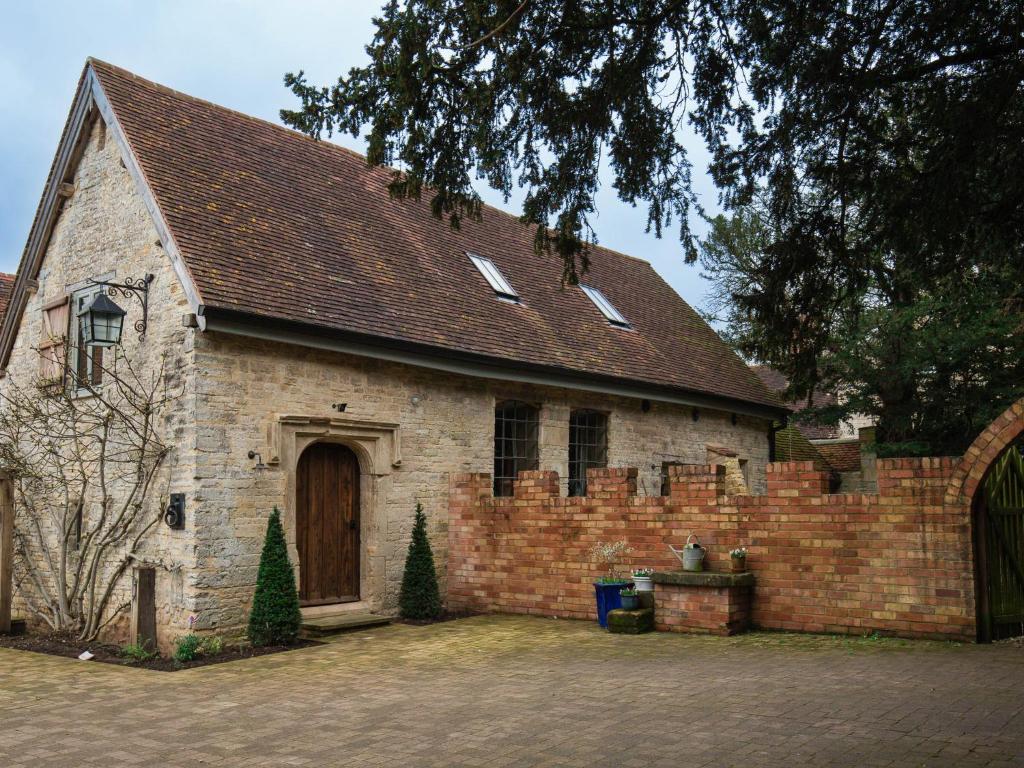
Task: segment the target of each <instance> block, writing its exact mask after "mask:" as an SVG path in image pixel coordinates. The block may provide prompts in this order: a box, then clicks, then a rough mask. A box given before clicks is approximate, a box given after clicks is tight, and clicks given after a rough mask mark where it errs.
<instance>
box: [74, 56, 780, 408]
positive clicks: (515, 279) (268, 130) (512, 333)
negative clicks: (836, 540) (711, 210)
mask: <svg viewBox="0 0 1024 768" xmlns="http://www.w3.org/2000/svg"><path fill="white" fill-rule="evenodd" d="M90 66H92V68H93V70H94V72H95V73H96V76H97V78H98V81H99V83H100V84H101V86H102V88H103V91H104V93H105V95H106V97H107V99H108V100H109V101H110V103H111V105H112V107H113V109H114V112H115V114H116V115H117V118H118V121H119V122H120V124H121V126H122V128H123V130H124V132H125V135H126V136H127V139H128V142H129V144H130V145H131V148H132V151H133V152H134V154H135V155H136V157H137V159H138V161H139V164H140V165H141V168H142V171H143V173H144V175H145V177H146V180H147V182H148V184H149V185H150V188H151V190H152V192H153V195H154V197H155V199H156V201H157V203H158V205H159V206H160V209H161V211H162V213H163V215H164V217H165V219H166V220H167V224H168V226H169V228H170V230H171V232H172V235H173V237H174V239H175V241H176V243H177V245H178V248H179V250H180V251H181V254H182V257H183V258H184V260H185V262H186V264H187V266H188V269H189V270H190V272H191V275H192V277H193V279H194V281H195V283H196V287H197V289H198V291H199V294H200V296H201V300H202V302H203V303H204V304H205V305H206V306H207V307H210V308H214V309H216V308H221V309H231V310H237V311H241V312H246V313H250V314H254V315H259V316H263V317H266V318H274V319H281V320H288V321H296V322H301V323H304V324H307V325H310V326H316V327H318V328H320V329H325V330H327V331H334V330H336V331H338V332H348V333H357V334H368V335H371V336H374V337H378V338H385V339H391V340H395V341H398V342H407V343H412V344H417V345H427V346H430V347H437V348H442V349H444V350H455V351H458V352H461V353H467V354H471V355H480V356H486V357H489V358H502V359H504V360H508V361H511V362H513V363H518V364H524V365H541V366H545V367H554V368H557V369H564V370H566V371H571V372H574V373H579V374H584V375H587V374H590V375H600V376H609V377H614V378H619V379H623V380H626V381H631V382H642V383H647V384H653V385H658V386H663V387H669V388H672V389H679V390H685V391H689V392H699V393H708V394H711V395H715V396H719V397H725V398H729V399H734V400H740V401H746V402H750V403H755V404H759V405H766V406H774V407H778V404H779V403H778V400H777V398H776V397H775V396H774V395H773V394H772V393H770V392H769V391H768V390H767V389H766V388H765V387H764V386H763V385H762V384H761V382H760V380H758V378H757V377H756V376H755V375H754V374H753V373H752V372H751V371H750V369H748V368H747V366H746V365H745V364H744V363H743V361H742V360H740V359H739V358H738V357H737V356H736V355H735V354H734V353H733V352H732V351H731V350H730V349H729V348H728V347H727V346H726V344H725V343H724V342H723V341H722V340H721V339H720V338H719V337H718V335H717V334H716V333H715V332H714V331H713V330H712V329H711V328H710V327H709V326H708V325H707V324H706V323H705V322H704V321H703V320H702V319H701V318H700V316H699V315H698V314H697V313H696V312H695V311H694V310H693V309H692V308H691V307H690V306H689V305H687V304H686V302H684V301H683V300H682V299H681V298H680V297H679V296H678V295H677V294H676V293H675V292H674V291H673V290H672V289H671V288H670V287H669V286H668V285H667V284H666V283H665V281H664V280H662V279H661V277H659V275H658V274H657V273H656V272H655V271H654V269H652V268H651V266H650V265H649V264H648V263H647V262H645V261H641V260H639V259H636V258H632V257H629V256H625V255H622V254H619V253H615V252H613V251H610V250H608V249H606V248H601V247H595V248H593V249H592V253H591V255H590V256H591V267H590V271H589V272H588V274H587V276H586V281H587V283H588V284H591V285H594V286H596V287H598V288H600V290H601V291H602V292H604V294H605V295H606V296H608V298H609V299H610V300H611V301H612V302H613V303H614V305H615V306H616V307H617V308H618V309H619V311H621V312H622V314H623V315H625V317H626V319H627V320H628V321H629V323H630V325H631V329H623V328H617V327H614V326H613V325H611V324H610V323H608V322H607V321H606V320H605V319H604V318H603V317H602V316H601V314H600V312H599V311H598V309H597V308H596V307H595V306H594V305H593V304H592V303H591V302H590V300H589V299H588V298H587V297H586V295H585V294H584V293H583V292H582V291H581V290H580V289H579V288H575V287H563V286H562V283H561V274H562V272H561V270H562V266H561V263H560V260H559V258H558V257H557V256H555V255H548V254H538V253H536V252H535V251H534V249H533V232H532V230H531V228H529V227H528V226H526V225H524V224H523V223H521V222H520V221H519V220H518V219H517V218H516V217H514V216H511V215H509V214H507V213H504V212H502V211H499V210H497V209H494V208H490V207H487V208H485V210H484V212H483V218H482V220H481V221H479V222H476V221H465V222H464V223H463V224H462V227H461V228H460V229H458V230H455V229H452V228H451V227H450V226H449V225H448V223H447V222H444V221H440V220H438V219H437V218H435V217H434V216H433V215H432V214H431V212H430V206H429V201H428V200H427V199H423V200H419V201H416V200H405V201H400V200H395V199H392V198H391V197H390V195H389V193H388V184H389V182H390V180H391V177H392V171H391V170H389V169H385V168H374V167H371V166H369V165H368V164H367V162H366V160H365V158H363V157H362V156H360V155H358V154H356V153H354V152H351V151H349V150H347V149H344V148H342V147H339V146H338V145H336V144H333V143H329V142H325V141H315V140H313V139H311V138H309V137H307V136H304V135H302V134H299V133H296V132H294V131H291V130H288V129H286V128H283V127H281V126H277V125H274V124H272V123H268V122H265V121H262V120H259V119H256V118H253V117H249V116H246V115H243V114H241V113H238V112H235V111H232V110H229V109H226V108H224V107H220V106H217V105H215V104H211V103H209V102H205V101H202V100H199V99H196V98H193V97H190V96H187V95H185V94H181V93H178V92H176V91H172V90H170V89H168V88H165V87H163V86H159V85H157V84H155V83H151V82H149V81H147V80H144V79H142V78H140V77H138V76H136V75H133V74H131V73H130V72H127V71H125V70H122V69H119V68H117V67H114V66H112V65H109V64H106V63H103V62H99V61H95V60H91V61H90ZM466 251H473V252H475V253H479V254H480V255H482V256H486V257H488V258H490V259H492V260H493V261H494V263H495V264H496V265H497V266H498V267H499V269H500V270H501V271H502V273H503V274H504V275H505V276H506V277H507V279H508V280H509V282H510V283H511V284H512V285H513V286H515V288H516V290H517V291H518V292H519V295H520V297H521V299H522V304H521V305H516V304H512V303H506V302H502V301H499V300H497V299H496V298H495V295H494V292H493V291H492V290H491V289H490V288H489V287H488V285H487V283H486V282H485V281H484V279H483V277H482V276H481V275H480V273H479V272H478V271H477V270H476V268H475V267H474V266H473V264H472V263H471V262H470V260H469V258H468V257H467V256H466V255H465V252H466Z"/></svg>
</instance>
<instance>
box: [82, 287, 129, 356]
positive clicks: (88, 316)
mask: <svg viewBox="0 0 1024 768" xmlns="http://www.w3.org/2000/svg"><path fill="white" fill-rule="evenodd" d="M126 314H128V313H127V312H125V311H124V310H123V309H121V307H119V306H118V305H117V304H115V303H114V302H113V301H111V300H110V299H109V298H107V294H105V293H97V294H96V295H95V296H94V297H93V300H92V301H91V302H89V304H88V306H86V307H85V309H83V310H82V311H81V312H79V313H78V337H79V338H80V339H81V340H82V343H83V344H88V345H90V346H93V347H112V346H114V345H115V344H118V343H120V341H121V326H122V325H123V324H124V316H125V315H126Z"/></svg>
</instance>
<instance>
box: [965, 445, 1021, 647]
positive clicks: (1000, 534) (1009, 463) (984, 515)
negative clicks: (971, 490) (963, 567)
mask: <svg viewBox="0 0 1024 768" xmlns="http://www.w3.org/2000/svg"><path fill="white" fill-rule="evenodd" d="M974 541H975V559H976V561H977V574H976V575H977V579H978V582H977V596H978V639H979V640H980V641H981V642H989V641H992V640H1002V639H1004V638H1007V637H1016V636H1018V635H1022V634H1024V438H1022V439H1020V440H1017V442H1016V443H1014V444H1011V445H1010V446H1009V447H1008V448H1007V449H1006V451H1004V452H1003V454H1002V455H1001V456H1000V457H999V458H998V459H996V460H995V461H994V462H993V463H992V467H991V469H990V470H989V472H988V475H987V476H986V477H985V480H984V482H983V483H982V485H981V487H980V488H979V489H978V493H977V495H976V496H975V502H974Z"/></svg>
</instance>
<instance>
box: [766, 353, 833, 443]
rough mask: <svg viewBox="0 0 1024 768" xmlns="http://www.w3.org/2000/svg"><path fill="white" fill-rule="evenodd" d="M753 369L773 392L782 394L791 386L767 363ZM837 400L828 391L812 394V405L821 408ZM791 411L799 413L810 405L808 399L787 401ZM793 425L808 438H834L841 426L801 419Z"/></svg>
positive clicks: (787, 380) (794, 420)
mask: <svg viewBox="0 0 1024 768" xmlns="http://www.w3.org/2000/svg"><path fill="white" fill-rule="evenodd" d="M750 368H751V370H752V371H754V373H756V374H757V377H758V378H759V379H761V381H762V382H763V383H764V385H765V386H766V387H767V388H768V389H770V390H771V391H772V392H775V393H777V394H780V395H781V394H782V393H783V392H785V391H786V389H787V388H788V387H789V379H787V378H786V377H785V375H784V374H782V373H781V372H780V371H777V370H776V369H774V368H772V367H770V366H767V365H752V366H750ZM835 401H836V398H835V396H834V395H832V394H830V393H828V392H822V391H820V390H819V391H816V392H814V394H813V395H812V396H811V407H814V408H819V407H821V406H823V405H832V404H834V403H835ZM786 407H787V408H789V410H790V412H791V413H794V414H798V413H800V412H801V411H803V410H804V409H806V408H807V407H808V404H807V400H806V399H801V400H791V401H789V402H787V403H786ZM791 423H792V424H793V426H795V427H796V428H797V429H799V430H800V433H801V434H802V435H803V436H804V437H806V438H807V439H808V440H832V439H835V438H837V437H839V428H838V427H832V426H829V425H827V424H815V423H814V422H807V421H800V420H799V419H793V420H792V422H791Z"/></svg>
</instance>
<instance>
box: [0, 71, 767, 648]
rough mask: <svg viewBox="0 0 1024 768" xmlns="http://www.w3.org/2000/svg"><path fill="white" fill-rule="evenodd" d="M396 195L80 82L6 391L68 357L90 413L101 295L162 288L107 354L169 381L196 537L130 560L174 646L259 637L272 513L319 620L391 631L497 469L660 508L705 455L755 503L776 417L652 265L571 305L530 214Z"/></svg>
mask: <svg viewBox="0 0 1024 768" xmlns="http://www.w3.org/2000/svg"><path fill="white" fill-rule="evenodd" d="M391 179H392V174H391V171H389V170H386V169H379V168H371V167H369V166H368V165H367V164H366V161H365V159H364V158H362V157H360V156H359V155H357V154H355V153H353V152H350V151H348V150H345V149H342V148H340V147H338V146H336V145H334V144H330V143H326V142H318V141H314V140H312V139H310V138H308V137H305V136H302V135H300V134H298V133H295V132H292V131H289V130H286V129H284V128H282V127H280V126H277V125H273V124H270V123H267V122H264V121H261V120H258V119H255V118H252V117H248V116H246V115H242V114H239V113H237V112H234V111H232V110H229V109H225V108H223V107H219V106H217V105H214V104H210V103H208V102H205V101H201V100H199V99H196V98H192V97H189V96H186V95H184V94H181V93H178V92H176V91H173V90H171V89H168V88H165V87H163V86H160V85H156V84H154V83H152V82H149V81H146V80H143V79H141V78H139V77H137V76H135V75H133V74H131V73H129V72H126V71H124V70H122V69H119V68H116V67H113V66H111V65H109V64H105V63H102V62H99V61H95V60H90V61H89V62H88V63H87V65H86V67H85V70H84V72H83V75H82V79H81V83H80V85H79V88H78V92H77V96H76V99H75V103H74V105H73V107H72V111H71V114H70V116H69V119H68V123H67V126H66V128H65V131H64V134H63V137H62V140H61V144H60V147H59V148H58V151H57V155H56V158H55V160H54V164H53V168H52V170H51V174H50V177H49V180H48V182H47V186H46V190H45V192H44V196H43V199H42V201H41V203H40V207H39V211H38V213H37V216H36V219H35V222H34V225H33V227H32V231H31V234H30V238H29V241H28V244H27V246H26V250H25V253H24V256H23V259H22V262H21V265H20V267H19V270H18V275H17V280H16V282H15V284H14V287H13V291H12V293H11V296H10V307H9V311H8V313H7V318H6V321H5V323H4V325H3V328H2V332H0V366H2V368H3V372H4V377H5V378H4V381H3V386H14V385H15V384H17V383H19V382H20V383H22V384H24V383H26V382H31V381H32V380H33V378H34V377H38V376H39V375H40V362H39V361H40V355H39V350H40V348H41V347H42V346H46V345H54V344H55V345H60V346H61V347H62V348H63V349H65V351H69V355H68V357H69V359H72V360H75V361H76V364H75V365H72V366H68V367H69V368H71V369H72V370H66V371H65V370H61V371H60V380H61V382H62V384H63V386H64V387H68V388H76V387H78V388H80V389H81V396H82V397H90V396H91V395H90V391H89V390H90V386H80V385H81V383H82V381H83V380H82V378H81V377H86V379H87V378H88V377H89V376H90V369H89V364H88V361H89V360H91V359H92V358H91V355H94V354H95V348H94V347H90V346H88V345H83V344H80V338H79V334H80V329H79V327H78V324H77V323H76V322H74V318H75V316H77V314H78V312H79V311H80V310H82V309H83V308H86V307H87V306H88V303H89V301H90V300H91V299H92V298H93V297H94V296H95V295H96V293H97V292H98V291H101V290H102V286H97V284H96V283H97V281H99V282H119V283H123V282H125V281H128V280H139V279H141V278H143V277H144V276H146V275H151V276H152V278H151V280H150V281H149V282H148V283H147V286H148V291H147V294H146V298H147V317H146V320H147V328H146V333H145V337H144V338H140V337H139V336H138V335H137V334H134V333H132V332H131V326H132V324H133V323H135V322H137V321H138V320H139V319H140V314H141V307H140V305H139V302H134V301H126V300H122V305H123V307H122V308H123V309H125V310H126V311H127V313H128V314H127V316H126V319H125V330H124V331H123V333H122V337H121V340H120V343H119V344H118V345H117V346H115V347H113V348H108V349H107V350H106V352H107V354H108V355H110V354H113V355H115V356H123V357H124V358H125V359H130V360H131V361H132V363H133V365H134V366H135V367H136V368H138V369H140V370H144V371H153V370H157V368H158V366H161V365H162V366H163V370H164V371H165V372H166V373H165V375H167V376H169V377H171V378H173V380H174V382H175V384H176V386H178V387H179V388H180V396H179V398H178V400H177V402H176V404H175V407H174V410H173V412H172V413H171V414H170V415H169V416H168V418H167V419H166V423H165V424H164V425H163V428H164V429H165V430H166V431H167V434H168V436H169V440H170V442H171V445H172V448H173V450H172V455H171V456H170V459H169V461H168V462H167V464H166V477H165V478H163V480H162V485H161V488H163V489H165V490H162V491H161V493H160V494H159V496H160V498H156V499H154V500H153V510H151V512H152V514H154V515H159V514H161V511H162V509H163V507H164V505H165V504H167V502H168V498H169V496H168V494H182V495H183V499H184V526H183V527H182V528H171V527H168V526H166V525H163V524H161V525H159V526H158V527H157V528H156V529H155V531H154V533H153V534H152V535H151V536H149V537H148V538H147V539H146V540H145V541H144V542H143V544H142V545H140V549H144V550H145V552H142V553H139V557H138V562H139V563H141V564H142V565H139V566H138V567H139V568H142V567H145V568H152V569H154V570H155V571H156V574H155V579H153V580H154V581H155V599H154V601H153V602H154V604H155V612H156V619H155V624H156V627H157V634H158V637H159V641H160V643H161V644H162V645H166V644H167V643H168V642H169V640H170V639H171V638H173V637H175V636H177V635H180V634H182V633H183V632H184V631H185V628H186V625H187V622H188V620H189V617H190V616H195V617H197V622H198V627H199V628H201V629H209V630H216V631H223V632H229V633H230V632H235V631H238V630H239V628H240V627H242V626H243V625H244V622H245V619H246V615H247V610H248V605H249V603H250V601H251V597H252V592H253V587H254V582H255V577H256V569H257V563H258V558H259V551H260V546H261V542H262V537H263V533H264V530H265V526H266V519H267V515H268V514H269V512H270V511H271V510H272V509H273V508H274V507H275V506H276V507H279V508H280V509H281V511H282V514H283V520H284V524H285V530H286V533H287V537H288V540H289V544H290V547H291V555H292V559H293V562H294V563H295V567H296V573H297V578H298V584H299V588H300V594H301V597H302V600H303V603H304V606H305V608H304V611H305V612H306V614H307V615H316V614H332V613H336V612H340V611H363V612H385V613H386V612H390V611H393V610H394V607H395V605H396V598H397V591H398V587H399V583H400V579H401V572H402V567H403V564H404V557H405V551H406V548H407V546H408V540H409V533H410V530H411V523H412V519H413V511H414V508H415V505H416V503H417V502H421V503H422V504H423V506H424V508H425V510H426V512H427V514H428V519H429V526H430V535H431V538H432V542H433V545H434V551H435V556H436V558H437V560H438V566H439V567H438V572H439V574H441V575H442V578H443V574H444V573H445V568H444V562H445V558H446V549H447V546H448V536H447V515H448V498H447V496H448V489H449V482H448V478H449V475H450V474H451V473H465V472H489V473H493V484H494V491H495V493H496V494H497V495H508V494H510V493H511V492H512V481H513V479H514V478H515V477H516V473H517V472H519V471H521V470H529V469H548V470H557V472H558V473H559V476H560V477H561V478H562V489H561V492H562V493H563V494H568V495H582V494H585V492H586V488H585V484H586V469H588V468H591V467H603V466H608V467H624V466H634V467H639V468H640V475H639V479H638V482H639V487H640V492H641V493H646V494H649V495H658V494H659V493H660V491H661V487H662V483H663V480H664V477H665V475H666V474H667V467H669V466H670V465H672V464H676V463H681V462H687V463H707V462H711V463H720V464H725V465H726V466H727V467H728V468H729V469H730V472H729V477H730V483H731V484H732V485H731V489H732V490H734V491H737V492H742V491H746V490H750V491H753V492H758V491H761V490H763V488H764V486H765V465H766V463H767V462H768V460H769V455H770V442H771V436H772V434H773V433H772V426H773V420H775V419H777V418H779V417H780V416H781V414H782V413H783V412H784V410H783V409H782V408H781V406H780V404H779V402H778V400H777V398H776V397H775V396H774V395H773V394H772V393H770V392H769V391H768V390H767V389H766V388H765V387H764V386H763V385H762V383H761V382H760V381H759V380H758V378H757V377H756V376H755V375H754V374H753V373H752V372H751V371H750V370H749V369H748V368H747V366H746V365H744V363H743V362H742V361H741V360H740V359H739V358H738V357H737V356H735V355H734V354H733V353H732V352H731V351H730V350H729V349H728V348H727V347H726V346H725V345H724V344H723V342H722V341H721V340H720V339H719V337H718V336H717V335H716V334H715V332H714V331H713V330H712V329H711V328H709V327H708V326H707V325H706V324H705V323H704V322H703V321H702V320H701V319H700V317H699V316H698V315H697V313H695V312H694V311H693V309H691V308H690V307H689V306H688V305H687V304H686V303H685V302H684V301H683V300H682V299H681V298H680V297H679V296H678V295H676V294H675V293H674V292H673V291H672V289H671V288H670V287H669V286H668V285H667V284H666V283H665V282H664V281H663V280H662V279H661V278H660V277H659V276H658V275H657V273H656V272H655V271H654V270H653V269H652V268H651V266H650V265H649V264H648V263H646V262H644V261H642V260H640V259H636V258H633V257H630V256H625V255H622V254H619V253H615V252H612V251H610V250H607V249H604V248H600V247H595V248H593V249H592V250H591V252H590V261H591V266H590V268H589V271H588V272H587V273H586V274H585V276H584V282H585V285H581V286H565V285H563V284H562V281H561V263H560V260H559V258H558V257H557V256H554V255H546V254H541V253H537V252H535V251H534V249H533V245H532V243H533V232H532V230H531V229H530V228H528V227H526V226H525V225H523V224H521V223H520V222H519V221H518V219H517V218H515V217H513V216H510V215H508V214H506V213H503V212H501V211H498V210H495V209H490V208H485V210H484V212H483V217H482V220H480V221H464V222H463V223H462V226H461V228H459V229H454V228H452V227H451V226H450V225H449V224H448V223H447V222H445V221H441V220H438V219H436V218H435V217H433V216H432V214H431V211H430V205H429V202H428V201H427V200H422V201H414V200H404V201H403V200H396V199H392V198H391V197H390V195H389V192H388V185H389V182H390V181H391ZM54 308H63V309H61V310H59V311H56V312H55V309H54ZM54 318H57V320H55V319H54ZM69 318H70V320H69ZM61 323H63V325H61ZM55 325H56V326H59V327H55ZM47 348H49V347H48V346H47ZM79 350H81V352H79ZM83 360H84V361H86V362H85V363H81V364H80V361H83ZM83 365H84V366H85V367H84V368H83V367H82V366H83ZM50 373H51V374H52V373H53V372H52V371H51V372H50ZM85 383H86V384H90V385H94V386H96V387H102V386H103V384H102V382H89V381H85ZM75 391H76V392H77V391H78V390H75ZM86 509H87V510H88V505H86ZM16 519H17V518H16ZM83 525H84V526H86V527H88V525H89V519H88V513H87V514H86V518H85V519H84V520H83ZM148 578H149V577H148ZM137 579H138V573H135V574H134V577H133V578H126V579H125V582H126V583H125V584H124V585H123V587H122V589H123V590H124V593H125V595H127V596H128V598H129V599H130V598H131V595H132V594H133V591H132V590H133V587H132V584H133V583H137ZM147 583H148V581H147ZM443 587H444V585H443V584H442V588H443ZM16 605H18V603H17V597H16ZM136 607H138V606H136ZM21 610H22V611H23V612H24V610H25V606H24V604H23V603H22V604H21ZM127 624H128V622H127V619H126V618H125V619H123V620H119V621H115V622H114V623H113V624H112V625H111V626H112V628H113V630H112V631H113V632H119V633H123V632H125V631H126V629H127Z"/></svg>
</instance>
